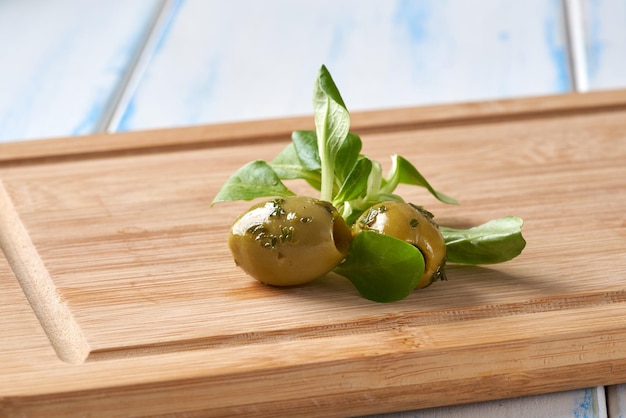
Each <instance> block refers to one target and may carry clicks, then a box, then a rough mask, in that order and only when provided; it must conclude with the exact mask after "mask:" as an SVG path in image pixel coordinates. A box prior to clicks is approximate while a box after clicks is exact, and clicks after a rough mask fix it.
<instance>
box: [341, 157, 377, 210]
mask: <svg viewBox="0 0 626 418" xmlns="http://www.w3.org/2000/svg"><path fill="white" fill-rule="evenodd" d="M371 170H372V161H371V160H370V159H369V158H365V157H364V158H361V159H359V161H357V163H356V164H355V165H354V167H353V169H352V171H350V174H348V176H347V177H346V179H345V180H344V182H343V184H342V185H341V188H340V189H339V191H338V192H337V195H336V196H335V198H334V200H335V201H336V202H337V204H338V205H339V204H340V203H343V202H346V201H349V200H354V199H357V198H358V197H361V196H363V195H364V194H365V192H366V191H367V178H368V176H369V173H370V171H371Z"/></svg>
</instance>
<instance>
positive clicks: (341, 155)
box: [335, 132, 363, 185]
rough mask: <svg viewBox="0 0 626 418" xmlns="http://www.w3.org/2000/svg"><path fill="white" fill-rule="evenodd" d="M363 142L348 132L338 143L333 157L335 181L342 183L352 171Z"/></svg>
mask: <svg viewBox="0 0 626 418" xmlns="http://www.w3.org/2000/svg"><path fill="white" fill-rule="evenodd" d="M362 147H363V143H362V142H361V138H360V137H359V136H358V135H357V134H354V133H352V132H348V135H346V138H345V140H344V141H343V142H342V143H341V144H340V147H339V150H338V151H337V157H336V159H335V181H336V182H337V183H338V185H342V184H343V183H344V182H345V180H346V178H347V177H348V176H349V175H350V174H351V173H352V169H353V168H354V165H355V164H356V163H357V161H358V159H359V156H360V153H361V148H362Z"/></svg>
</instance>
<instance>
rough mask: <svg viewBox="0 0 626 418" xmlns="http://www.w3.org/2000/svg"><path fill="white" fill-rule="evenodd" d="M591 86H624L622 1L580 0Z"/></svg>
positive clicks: (624, 14)
mask: <svg viewBox="0 0 626 418" xmlns="http://www.w3.org/2000/svg"><path fill="white" fill-rule="evenodd" d="M581 1H583V6H584V10H585V13H584V14H585V16H586V24H585V34H586V47H587V48H586V49H587V54H586V55H587V67H588V70H589V84H590V88H591V89H595V90H599V89H611V88H625V87H626V1H625V0H581Z"/></svg>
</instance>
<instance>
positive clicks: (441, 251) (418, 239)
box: [353, 202, 446, 289]
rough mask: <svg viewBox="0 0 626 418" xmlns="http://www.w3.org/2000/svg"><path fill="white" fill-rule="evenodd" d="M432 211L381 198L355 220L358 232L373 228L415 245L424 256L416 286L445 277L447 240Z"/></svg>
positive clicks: (428, 283) (355, 229) (424, 285)
mask: <svg viewBox="0 0 626 418" xmlns="http://www.w3.org/2000/svg"><path fill="white" fill-rule="evenodd" d="M432 218H433V215H432V214H431V213H430V212H428V211H426V210H425V209H423V208H421V207H419V206H415V205H412V204H410V203H404V202H384V203H379V204H377V205H374V206H372V207H371V208H370V209H368V210H367V211H365V212H364V213H363V214H362V215H361V216H360V217H359V219H358V220H357V221H356V223H355V224H354V227H353V230H354V233H355V234H357V233H359V231H362V230H369V231H376V232H379V233H382V234H386V235H390V236H392V237H395V238H398V239H401V240H403V241H406V242H408V243H410V244H412V245H414V246H416V247H417V248H418V249H419V250H420V251H421V252H422V255H423V256H424V264H425V268H424V274H423V275H422V278H421V279H420V281H419V283H418V284H417V287H416V289H420V288H424V287H426V286H429V285H430V284H432V283H433V282H435V281H437V280H440V279H442V280H443V279H445V271H444V268H445V261H446V243H445V241H444V239H443V236H442V235H441V232H439V227H438V226H437V224H436V223H435V222H434V221H433V220H432Z"/></svg>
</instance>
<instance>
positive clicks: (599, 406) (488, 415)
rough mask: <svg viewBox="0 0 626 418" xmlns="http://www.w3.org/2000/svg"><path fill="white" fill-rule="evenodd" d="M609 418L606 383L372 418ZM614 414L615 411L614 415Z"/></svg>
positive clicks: (372, 417)
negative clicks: (595, 386)
mask: <svg viewBox="0 0 626 418" xmlns="http://www.w3.org/2000/svg"><path fill="white" fill-rule="evenodd" d="M476 417H480V418H528V417H550V418H607V417H608V415H607V409H606V402H605V394H604V388H603V387H597V388H589V389H584V390H572V391H567V392H559V393H552V394H548V395H538V396H525V397H521V398H515V399H505V400H502V401H493V402H481V403H475V404H469V405H459V406H449V407H440V408H431V409H424V410H419V411H406V412H397V413H392V414H383V415H372V416H370V418H476ZM611 418H613V415H611Z"/></svg>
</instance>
